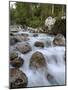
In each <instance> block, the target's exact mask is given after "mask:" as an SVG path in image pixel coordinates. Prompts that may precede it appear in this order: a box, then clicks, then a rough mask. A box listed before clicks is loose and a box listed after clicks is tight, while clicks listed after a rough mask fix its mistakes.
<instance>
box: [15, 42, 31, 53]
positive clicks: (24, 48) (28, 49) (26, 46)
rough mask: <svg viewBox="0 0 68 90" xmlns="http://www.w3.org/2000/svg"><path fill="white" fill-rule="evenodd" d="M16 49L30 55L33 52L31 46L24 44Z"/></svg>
mask: <svg viewBox="0 0 68 90" xmlns="http://www.w3.org/2000/svg"><path fill="white" fill-rule="evenodd" d="M16 48H17V49H18V50H19V51H20V52H21V53H23V54H26V53H28V52H29V51H31V50H32V49H31V46H30V45H29V44H28V43H22V44H19V45H17V46H16Z"/></svg>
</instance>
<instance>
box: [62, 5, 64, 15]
mask: <svg viewBox="0 0 68 90" xmlns="http://www.w3.org/2000/svg"><path fill="white" fill-rule="evenodd" d="M63 15H64V5H63V6H62V16H63Z"/></svg>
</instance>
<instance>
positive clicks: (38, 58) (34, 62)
mask: <svg viewBox="0 0 68 90" xmlns="http://www.w3.org/2000/svg"><path fill="white" fill-rule="evenodd" d="M29 66H30V68H32V67H33V68H36V69H37V68H41V67H44V66H46V61H45V58H44V56H43V54H42V53H41V52H38V51H37V52H35V53H33V55H32V56H31V59H30V65H29Z"/></svg>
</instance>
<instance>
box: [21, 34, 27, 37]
mask: <svg viewBox="0 0 68 90" xmlns="http://www.w3.org/2000/svg"><path fill="white" fill-rule="evenodd" d="M21 35H22V36H24V37H28V36H29V35H28V34H27V33H22V34H21Z"/></svg>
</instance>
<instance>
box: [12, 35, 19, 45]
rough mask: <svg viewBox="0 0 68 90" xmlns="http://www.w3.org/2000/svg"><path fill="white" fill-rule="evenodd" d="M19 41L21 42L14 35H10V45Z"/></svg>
mask: <svg viewBox="0 0 68 90" xmlns="http://www.w3.org/2000/svg"><path fill="white" fill-rule="evenodd" d="M17 42H19V40H17V39H16V38H14V37H13V36H12V37H10V45H14V44H16V43H17Z"/></svg>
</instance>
